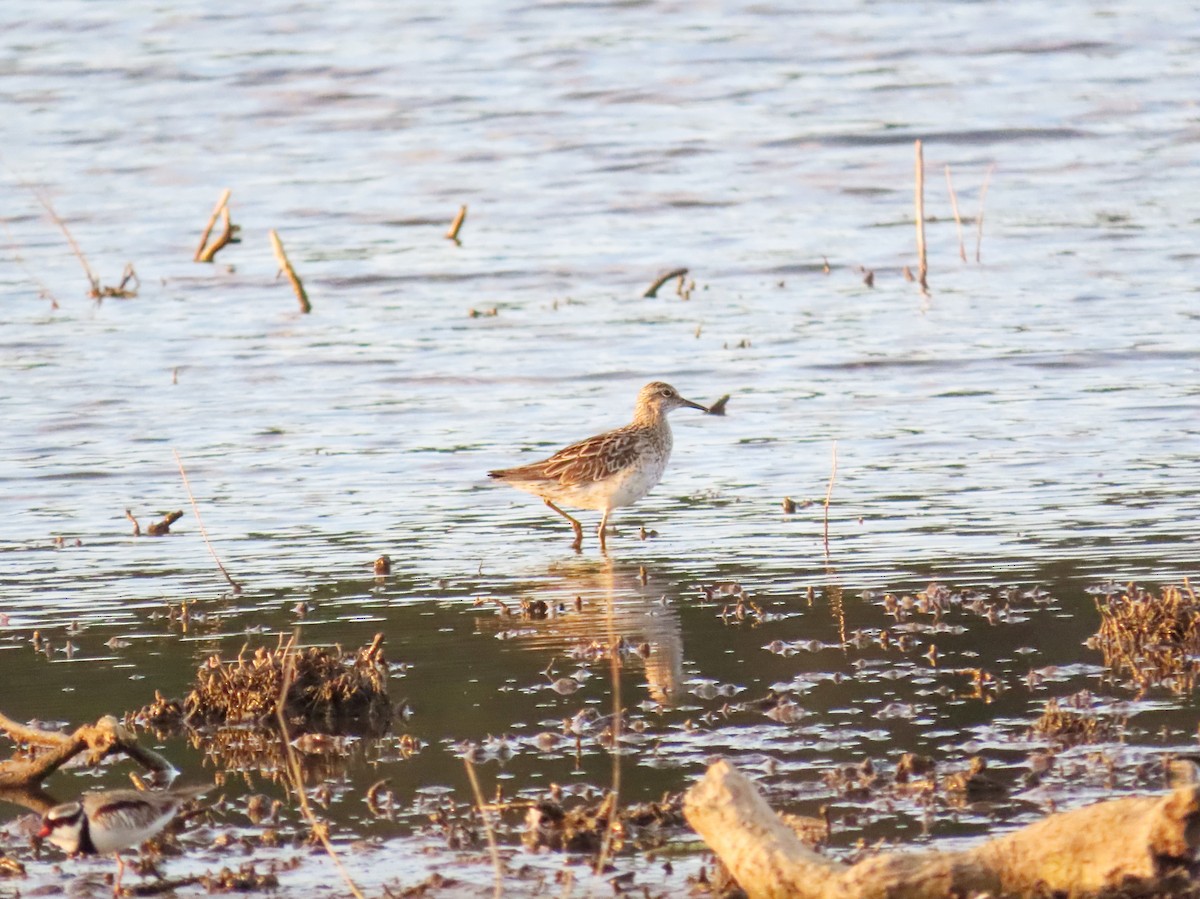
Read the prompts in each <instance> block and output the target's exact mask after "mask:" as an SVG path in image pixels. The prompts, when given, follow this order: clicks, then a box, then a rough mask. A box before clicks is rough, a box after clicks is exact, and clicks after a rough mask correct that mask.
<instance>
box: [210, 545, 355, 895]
mask: <svg viewBox="0 0 1200 899" xmlns="http://www.w3.org/2000/svg"><path fill="white" fill-rule="evenodd" d="M217 564H220V563H217ZM295 645H296V633H295V631H293V632H292V638H291V639H290V640H288V643H287V646H285V647H284V650H283V654H284V662H283V675H282V678H281V680H280V684H279V700H278V701H277V702H276V704H275V717H276V719H277V720H278V721H279V739H280V740H282V741H283V751H284V755H285V757H286V758H287V775H288V781H289V783H290V785H291V787H292V790H293V791H294V792H295V794H296V801H297V803H298V804H299V806H300V814H302V815H303V816H304V820H305V821H307V822H308V826H309V827H310V828H312V832H313V835H314V836H315V837H316V838H317V839H318V840H319V841H320V843H321V846H322V847H324V849H325V852H326V854H327V855H328V856H329V858H330V859H331V860H332V861H333V864H334V867H336V868H337V869H338V873H339V874H341V876H342V880H343V881H344V882H345V884H346V889H348V890H349V891H350V892H351V894H353V896H354V897H355V899H366V897H365V896H364V895H363V893H362V890H360V889H359V888H358V884H356V883H355V882H354V878H353V877H351V876H350V872H349V871H347V870H346V866H345V865H343V864H342V860H341V859H340V858H339V857H338V854H337V851H336V850H335V849H334V848H333V844H332V843H331V842H329V828H328V826H326V825H325V824H323V823H322V822H320V821H318V820H317V816H316V815H315V814H314V813H313V810H312V806H310V805H309V804H308V793H306V792H305V790H304V775H303V774H302V773H301V771H300V761H299V759H297V758H296V747H294V746H293V745H292V741H291V737H290V736H289V734H288V724H287V715H286V714H285V713H284V708H285V707H286V705H287V695H288V690H290V689H291V688H292V681H293V680H294V679H295V676H296V657H295V655H294V648H295Z"/></svg>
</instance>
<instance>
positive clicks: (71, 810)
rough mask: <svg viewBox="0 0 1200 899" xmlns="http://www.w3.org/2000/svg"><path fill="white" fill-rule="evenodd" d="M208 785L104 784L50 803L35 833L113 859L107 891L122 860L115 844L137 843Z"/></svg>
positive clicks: (73, 850) (75, 851)
mask: <svg viewBox="0 0 1200 899" xmlns="http://www.w3.org/2000/svg"><path fill="white" fill-rule="evenodd" d="M211 789H212V787H211V786H199V787H180V788H176V789H171V790H105V791H102V792H97V793H85V794H84V795H83V796H80V797H79V798H78V799H76V800H75V801H74V802H64V803H63V804H62V805H56V806H54V808H52V809H50V810H49V811H48V812H46V814H45V815H44V816H43V818H42V829H41V830H39V831H38V836H39V837H41V838H44V839H48V840H49V841H50V842H51V843H53V844H54V845H55V846H58V847H59V848H60V849H63V850H65V851H66V852H67V853H68V854H69V855H107V854H108V853H110V852H111V853H112V854H113V855H114V856H116V859H117V877H116V882H115V883H114V884H113V895H114V896H116V895H119V894H120V890H121V875H122V873H124V870H125V863H124V862H123V861H122V860H121V850H122V849H127V848H129V847H130V846H138V845H141V844H142V843H144V842H145V841H146V840H148V839H150V838H151V837H152V836H154V835H155V834H157V833H158V832H159V831H160V830H162V829H163V828H164V827H166V826H167V823H168V822H169V821H170V820H171V819H172V818H174V817H175V815H176V814H177V813H178V811H179V808H180V806H181V805H183V804H184V803H185V802H187V801H188V800H189V799H195V798H196V797H198V796H201V795H203V794H204V793H207V792H208V791H209V790H211Z"/></svg>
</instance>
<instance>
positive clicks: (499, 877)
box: [463, 756, 504, 899]
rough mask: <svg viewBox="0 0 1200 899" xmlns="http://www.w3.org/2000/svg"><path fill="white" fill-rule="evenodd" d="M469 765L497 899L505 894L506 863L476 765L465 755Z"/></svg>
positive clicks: (468, 769)
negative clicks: (476, 774) (501, 853)
mask: <svg viewBox="0 0 1200 899" xmlns="http://www.w3.org/2000/svg"><path fill="white" fill-rule="evenodd" d="M463 764H464V765H466V766H467V779H468V780H470V781H471V790H472V791H473V792H474V793H475V805H476V806H477V807H478V808H479V818H480V820H482V821H483V832H484V834H485V835H486V836H487V842H488V851H489V852H491V854H492V868H493V870H494V871H495V873H496V891H495V896H496V899H500V897H501V896H503V895H504V863H503V862H502V861H501V860H500V849H499V847H497V846H496V834H495V831H494V830H493V829H492V819H491V818H490V817H489V816H488V813H487V809H486V808H485V805H486V803H485V802H484V801H483V791H482V790H481V789H479V778H477V777H476V776H475V766H474V765H472V764H471V760H470V759H469V758H467V757H465V756H464V757H463Z"/></svg>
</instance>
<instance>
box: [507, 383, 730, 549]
mask: <svg viewBox="0 0 1200 899" xmlns="http://www.w3.org/2000/svg"><path fill="white" fill-rule="evenodd" d="M684 406H689V407H691V408H692V409H699V410H701V411H702V412H707V411H708V410H707V409H706V408H705V407H704V406H701V405H700V404H699V403H693V402H692V401H691V400H685V399H684V398H683V397H681V396H680V395H679V394H678V392H676V390H675V388H674V387H672V386H671V385H670V384H664V383H663V382H662V381H652V382H651V383H649V384H647V385H646V386H645V387H643V388H642V389H641V391H640V392H639V393H638V397H637V405H635V406H634V408H633V421H632V422H630V423H629V424H627V425H625V427H623V428H617V429H616V430H614V431H605V432H604V433H603V434H597V435H596V436H595V437H589V438H588V439H587V440H581V441H579V442H578V443H572V444H571V445H570V446H568V447H565V448H564V449H560V450H559V451H558V452H557V453H555V454H554V455H553V456H551V457H550V458H548V459H543V460H542V461H541V462H534V463H532V464H530V465H522V466H520V467H519V468H504V469H500V470H499V471H489V472H488V474H489V475H490V476H491V477H493V478H498V479H500V480H501V481H504V482H505V483H506V484H510V485H512V486H513V487H516V488H517V489H518V490H524V491H525V492H527V493H532V494H534V495H535V496H540V497H541V498H542V499H543V500H545V502H546V505H547V506H549V507H550V508H551V509H553V510H554V511H555V512H557V513H558V514H559V515H561V516H562V517H563V518H565V519H567V521H569V522H571V527H572V528H573V529H574V530H575V542H574V544H572V546H573V548H574V549H575V551H576V552H579V550H580V549H581V548H582V546H583V528H582V527H581V526H580V524H579V522H578V521H576V520H575V519H574V518H573V517H572V516H570V515H568V514H567V513H566V512H564V511H563V510H562V509H560V508H559V507H558V506H557V505H555V504H556V503H562V504H563V505H567V506H573V507H575V508H577V509H597V510H600V511H602V512H603V513H604V514H603V515H602V516H601V518H600V526H599V528H597V533H598V534H599V535H600V549H601V551H606V550H607V546H606V545H605V542H604V530H605V528H606V527H607V525H608V518H609V516H610V515H611V514H612V510H613V509H616V508H619V507H621V506H629V505H632V504H633V503H636V502H637V501H638V500H639V499H641V498H642V497H643V496H645V495H646V494H647V493H649V492H650V489H651V488H652V487H653V486H654V485H655V484H657V483H658V482H659V481H660V480H661V479H662V476H663V471H664V470H665V469H666V467H667V459H668V458H669V457H670V455H671V426H670V425H669V424H667V413H669V412H670V411H671V410H672V409H679V408H682V407H684Z"/></svg>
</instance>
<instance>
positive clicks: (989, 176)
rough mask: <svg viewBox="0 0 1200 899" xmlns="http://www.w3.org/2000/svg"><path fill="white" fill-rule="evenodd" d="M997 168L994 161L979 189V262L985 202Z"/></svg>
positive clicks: (977, 230) (977, 259) (976, 238)
mask: <svg viewBox="0 0 1200 899" xmlns="http://www.w3.org/2000/svg"><path fill="white" fill-rule="evenodd" d="M995 170H996V164H995V163H992V164H991V165H989V166H988V170H987V174H986V175H984V176H983V187H982V188H980V190H979V220H978V221H977V222H976V223H975V224H976V228H975V261H976V262H979V254H980V250H981V249H982V248H983V204H984V201H985V200H987V189H988V184H990V183H991V181H992V172H994V171H995Z"/></svg>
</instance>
